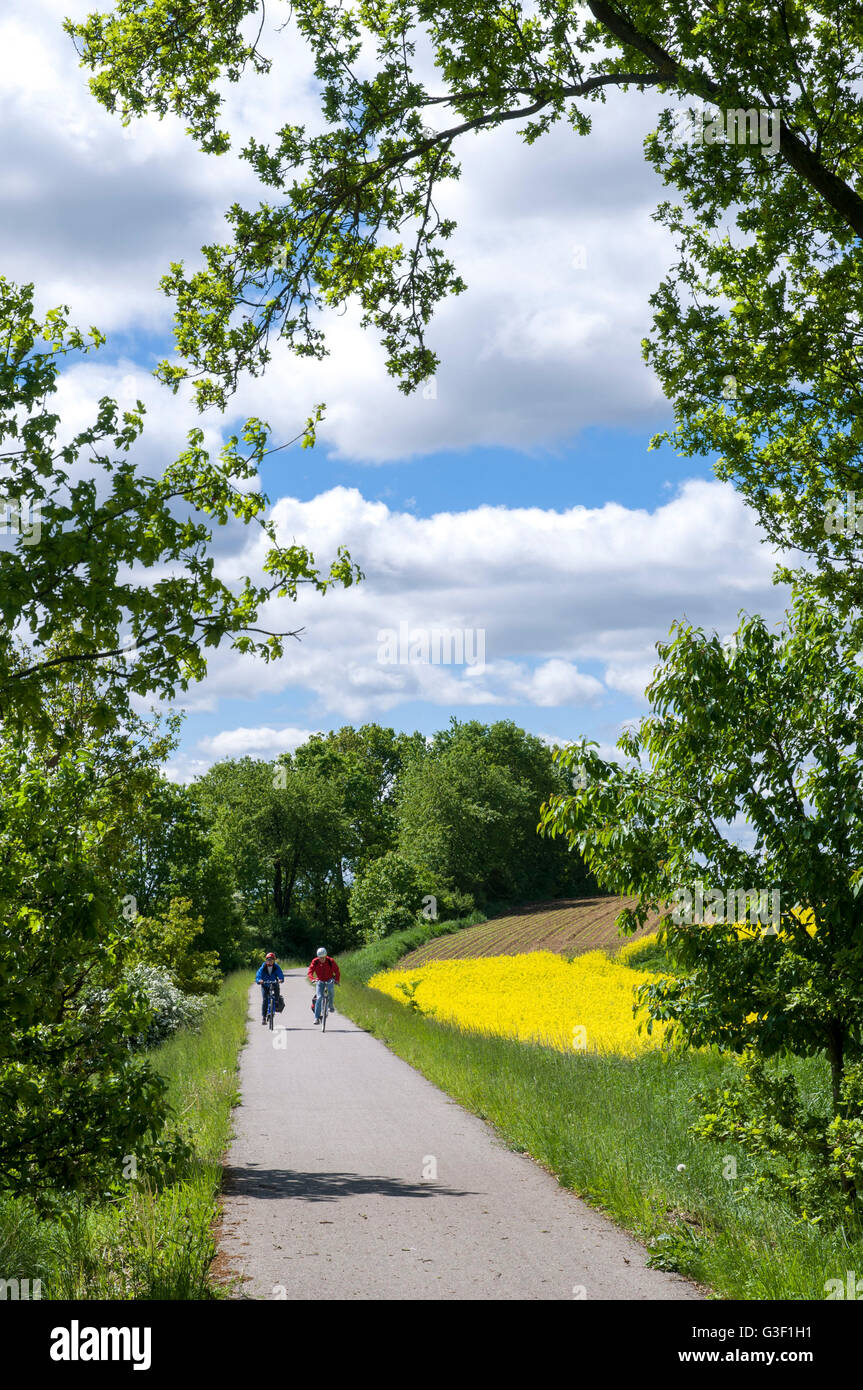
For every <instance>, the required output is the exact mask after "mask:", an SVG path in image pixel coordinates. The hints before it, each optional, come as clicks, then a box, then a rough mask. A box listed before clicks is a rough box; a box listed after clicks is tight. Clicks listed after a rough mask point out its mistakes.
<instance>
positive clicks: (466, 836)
mask: <svg viewBox="0 0 863 1390" xmlns="http://www.w3.org/2000/svg"><path fill="white" fill-rule="evenodd" d="M563 784H564V783H563V778H562V777H561V775H560V773H559V772H558V771H557V770H556V768H555V765H554V762H553V759H552V756H551V751H550V750H549V749H548V748H547V747H546V745H545V744H544V743H543V742H542V740H541V739H538V738H536V737H535V736H534V735H532V734H527V733H525V731H524V730H523V729H519V728H518V726H517V725H515V724H513V723H512V722H511V721H509V720H501V721H499V722H497V723H495V724H492V725H483V724H480V723H479V722H478V721H477V720H470V721H468V722H466V723H460V722H459V721H458V720H456V719H455V718H453V719H452V720H451V721H450V725H449V728H447V729H445V730H443V731H442V732H440V733H438V734H436V735H435V737H434V739H433V740H432V741H431V746H430V747H429V749H428V750H427V751H425V750H424V751H423V752H422V753H421V754H417V755H415V756H414V757H413V758H411V759H410V760H409V761H408V763H407V765H406V767H405V769H404V772H403V774H402V777H401V779H400V782H399V786H398V808H399V850H400V853H401V855H402V856H403V858H405V859H406V860H408V861H409V862H410V863H412V864H414V865H415V866H416V868H417V869H418V871H419V872H420V880H421V882H422V883H423V891H424V892H425V893H433V894H435V895H437V894H438V892H439V891H440V890H442V889H443V890H446V889H449V890H456V891H457V892H458V893H461V894H465V893H467V894H470V895H471V896H472V897H474V898H476V900H477V901H479V902H483V903H484V902H488V901H489V900H497V901H509V900H511V901H527V900H529V899H536V900H538V899H540V898H545V897H552V896H559V895H560V894H561V893H566V892H574V893H577V892H584V891H585V890H588V891H589V889H590V887H591V883H590V880H589V876H588V875H587V874H586V872H585V870H584V866H583V864H582V861H581V859H580V857H579V856H578V855H570V854H568V853H567V852H566V851H565V850H563V852H561V847H560V846H554V845H552V844H550V843H549V842H547V841H543V840H542V839H541V838H540V837H539V836H538V835H537V833H536V827H537V820H538V818H539V812H540V807H541V805H542V802H543V800H544V799H545V798H546V797H548V796H549V795H551V794H552V793H553V792H554V791H557V790H559V789H560V788H561V787H562V786H563ZM463 905H464V904H463Z"/></svg>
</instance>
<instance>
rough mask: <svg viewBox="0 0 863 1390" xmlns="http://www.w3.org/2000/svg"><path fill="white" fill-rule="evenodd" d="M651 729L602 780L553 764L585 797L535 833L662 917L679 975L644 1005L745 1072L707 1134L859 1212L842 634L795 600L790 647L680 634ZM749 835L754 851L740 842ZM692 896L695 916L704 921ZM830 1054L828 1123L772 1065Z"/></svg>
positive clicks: (855, 824)
mask: <svg viewBox="0 0 863 1390" xmlns="http://www.w3.org/2000/svg"><path fill="white" fill-rule="evenodd" d="M658 651H659V655H660V659H661V664H660V666H659V668H658V670H657V673H656V675H655V676H654V679H653V682H652V684H651V685H650V687H649V689H648V695H649V697H650V700H651V705H652V713H651V714H650V715H648V716H647V717H646V718H645V719H643V720H642V721H641V723H640V724H639V725H638V727H637V728H635V729H633V730H631V731H629V732H627V733H625V734H624V735H623V737H622V738H621V739H620V740H619V743H618V747H619V748H620V750H621V751H622V753H624V754H625V755H626V756H627V757H628V758H630V759H633V760H635V761H633V762H632V763H629V764H625V765H621V764H618V763H616V762H607V761H605V760H603V759H602V758H600V757H599V756H598V754H597V753H596V752H595V751H593V746H590V745H586V744H585V743H584V742H582V743H581V744H578V745H574V746H572V747H571V748H568V749H566V750H561V751H560V752H559V753H558V755H557V756H558V761H559V763H560V764H561V766H562V767H566V768H568V769H573V768H576V767H578V768H579V769H580V773H581V775H580V777H579V779H578V783H579V789H578V790H576V792H575V793H574V794H571V795H557V796H555V797H551V798H550V799H549V801H548V803H547V805H546V806H545V807H544V808H543V817H542V823H543V826H544V828H545V830H546V831H547V833H548V834H549V835H551V836H562V837H563V838H564V839H565V840H566V841H567V842H569V843H570V844H571V845H572V846H574V847H575V848H577V849H578V850H579V851H580V852H581V853H583V854H584V856H585V859H586V861H587V863H588V864H589V866H590V868H591V869H592V870H593V872H594V873H595V875H596V877H597V878H598V879H599V881H600V883H602V884H603V885H604V886H605V887H607V888H609V889H611V890H612V891H614V892H617V893H625V894H635V895H637V899H638V900H637V903H636V904H635V905H634V906H633V907H632V908H630V909H627V910H626V911H625V912H624V913H622V914H621V917H620V918H619V919H618V920H619V922H620V923H621V925H622V928H623V929H624V930H625V931H630V930H632V929H634V928H635V927H637V926H639V925H641V924H642V923H643V922H644V921H645V920H646V918H647V915H648V914H649V913H651V912H657V913H659V914H660V933H661V937H662V939H664V941H665V944H666V945H667V948H668V951H669V954H670V958H671V960H672V962H673V973H670V974H668V975H666V976H664V977H663V978H660V979H659V980H658V981H657V982H655V983H651V984H649V985H648V986H647V987H646V988H644V989H643V990H642V992H641V1002H643V1003H646V1004H647V1006H648V1009H649V1012H650V1015H651V1017H652V1019H673V1020H675V1021H676V1023H677V1025H678V1028H679V1030H680V1035H681V1037H682V1039H683V1040H684V1041H685V1042H686V1043H688V1044H689V1045H691V1046H693V1047H699V1046H709V1045H714V1046H716V1047H718V1048H720V1049H722V1050H724V1051H727V1052H731V1053H742V1054H743V1055H744V1058H745V1067H744V1075H743V1077H742V1078H741V1080H740V1081H739V1082H738V1083H737V1084H734V1085H731V1086H726V1087H724V1088H723V1090H722V1092H721V1093H720V1094H719V1096H718V1097H715V1098H713V1099H712V1100H711V1101H710V1102H709V1104H708V1118H706V1119H705V1120H704V1121H703V1122H702V1132H704V1133H708V1134H711V1135H713V1136H714V1137H724V1138H726V1139H727V1138H735V1139H739V1140H740V1141H741V1142H742V1143H743V1144H744V1145H745V1146H747V1147H749V1149H750V1151H751V1152H753V1153H754V1154H755V1155H763V1154H769V1155H771V1156H773V1157H775V1156H776V1155H782V1156H783V1158H784V1163H783V1166H782V1168H781V1169H780V1172H779V1175H778V1181H780V1183H781V1184H782V1185H784V1187H785V1188H786V1189H787V1190H788V1191H790V1192H791V1193H792V1195H794V1196H795V1197H796V1199H797V1200H798V1201H799V1203H800V1204H801V1206H802V1207H803V1208H804V1209H805V1210H808V1211H809V1212H810V1214H811V1213H812V1212H813V1210H817V1209H818V1208H817V1206H813V1195H814V1194H815V1195H817V1198H818V1201H819V1202H820V1204H821V1205H822V1206H823V1204H824V1203H825V1202H829V1200H830V1199H831V1197H832V1196H836V1195H837V1194H838V1198H839V1200H840V1202H841V1204H842V1206H843V1207H844V1209H845V1210H846V1211H847V1210H850V1209H852V1208H854V1209H856V1207H857V1205H858V1202H859V1198H860V1196H861V1194H863V893H861V887H863V800H861V791H860V787H861V778H863V740H861V735H860V729H861V713H863V667H861V665H860V662H859V659H858V656H857V647H856V643H855V641H854V639H853V635H852V634H851V633H850V631H849V628H848V625H847V624H845V623H844V622H843V621H842V619H841V617H839V616H838V615H837V614H836V612H835V611H834V610H833V609H831V608H830V606H829V605H826V604H824V603H823V602H821V601H819V600H818V599H817V597H816V596H814V594H813V593H812V591H811V590H807V589H805V588H801V589H800V590H798V592H797V594H796V596H795V601H794V606H793V610H792V613H791V616H790V618H789V621H788V624H787V626H786V628H785V629H784V630H783V631H781V632H771V631H770V629H769V628H768V626H767V624H766V623H765V622H764V620H763V619H762V618H759V617H751V618H748V617H747V618H744V619H743V620H742V621H741V623H740V626H739V627H738V629H737V633H736V637H735V640H734V642H733V643H732V644H730V645H728V644H723V643H721V642H720V640H719V638H718V637H717V636H716V635H715V634H708V633H705V632H703V631H702V630H700V629H695V628H692V627H690V626H687V625H686V624H682V623H678V624H676V625H675V627H674V628H673V629H672V634H671V637H670V639H669V641H667V642H665V643H661V644H659V645H658ZM740 826H743V827H744V828H745V829H746V830H747V831H748V834H749V836H750V838H751V842H750V843H747V842H746V840H745V839H744V838H741V836H740V835H739V834H735V833H734V831H735V828H737V827H740ZM699 895H700V900H701V903H702V904H703V907H702V906H700V905H699ZM787 1054H795V1055H797V1056H815V1055H821V1054H823V1055H826V1057H827V1059H828V1062H829V1068H830V1088H829V1089H830V1099H829V1102H828V1104H827V1105H826V1106H825V1107H824V1108H823V1110H822V1109H820V1108H819V1107H818V1105H815V1106H813V1105H812V1104H811V1103H810V1102H809V1101H808V1098H807V1097H804V1096H801V1095H800V1094H799V1093H798V1091H797V1088H796V1085H795V1082H794V1080H793V1078H792V1077H791V1076H790V1075H789V1076H787V1077H782V1076H779V1075H777V1074H776V1073H775V1071H771V1070H770V1069H769V1068H766V1066H765V1061H766V1060H767V1059H779V1058H781V1057H782V1056H783V1055H787Z"/></svg>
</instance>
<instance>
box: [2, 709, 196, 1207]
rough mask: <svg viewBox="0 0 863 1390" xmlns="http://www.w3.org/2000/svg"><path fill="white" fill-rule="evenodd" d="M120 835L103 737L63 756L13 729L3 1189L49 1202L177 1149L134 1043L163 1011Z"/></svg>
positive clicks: (5, 867) (5, 745)
mask: <svg viewBox="0 0 863 1390" xmlns="http://www.w3.org/2000/svg"><path fill="white" fill-rule="evenodd" d="M130 768H131V760H130ZM132 771H133V774H134V770H133V769H132ZM114 841H115V826H114V824H113V823H112V819H111V816H110V802H108V801H106V798H105V787H104V781H103V779H102V778H101V777H100V775H99V769H98V764H97V759H96V754H95V751H94V749H93V747H92V746H90V747H88V746H86V745H82V746H80V747H78V748H77V749H75V750H74V751H65V752H63V753H62V754H60V755H58V756H53V757H52V759H51V765H50V766H49V765H48V764H47V763H46V762H45V760H44V759H42V758H40V757H39V755H38V754H34V752H33V750H32V749H28V748H27V747H25V746H24V745H23V744H22V741H21V740H20V739H19V738H18V737H17V736H14V737H10V735H9V734H8V733H7V732H2V733H0V1187H4V1188H6V1189H10V1190H12V1191H16V1192H30V1193H31V1194H33V1195H34V1196H35V1197H36V1199H37V1200H42V1199H43V1198H45V1197H46V1195H47V1194H48V1193H49V1192H50V1190H51V1189H53V1188H73V1189H74V1188H77V1189H79V1190H86V1189H93V1188H96V1189H97V1190H98V1189H101V1190H105V1189H107V1188H110V1187H112V1186H116V1185H117V1184H118V1182H119V1179H120V1175H121V1173H122V1170H123V1161H124V1159H125V1158H126V1157H128V1155H129V1154H136V1155H138V1156H139V1158H140V1160H141V1167H142V1170H143V1171H147V1172H149V1173H150V1174H151V1175H152V1174H153V1173H154V1172H156V1171H157V1165H158V1162H159V1161H160V1159H159V1155H160V1151H161V1150H162V1149H163V1148H164V1144H163V1139H164V1127H165V1123H166V1119H167V1107H166V1090H165V1084H164V1082H163V1081H162V1079H161V1078H160V1077H159V1075H158V1074H157V1073H156V1072H155V1070H154V1069H153V1067H152V1065H151V1064H149V1063H148V1062H146V1061H145V1060H143V1059H135V1058H133V1057H132V1056H131V1054H130V1052H129V1046H130V1044H132V1043H133V1042H134V1040H135V1039H136V1038H137V1037H138V1036H140V1035H141V1034H142V1033H145V1032H146V1029H147V1026H148V1020H149V1010H148V1008H147V1005H146V1001H145V999H144V997H143V996H142V994H141V992H140V990H138V989H136V987H135V985H134V983H133V982H131V981H130V980H129V979H128V978H124V976H123V971H122V967H123V964H124V953H125V945H126V940H127V932H128V923H127V922H126V921H125V920H124V918H123V916H122V911H121V904H120V902H119V901H118V897H117V894H116V892H115V890H114V888H113V886H112V883H111V880H110V876H109V875H108V874H106V873H105V871H104V867H105V864H106V863H110V862H111V860H112V857H113V853H114ZM170 1147H171V1146H170V1144H168V1149H169V1150H170Z"/></svg>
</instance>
